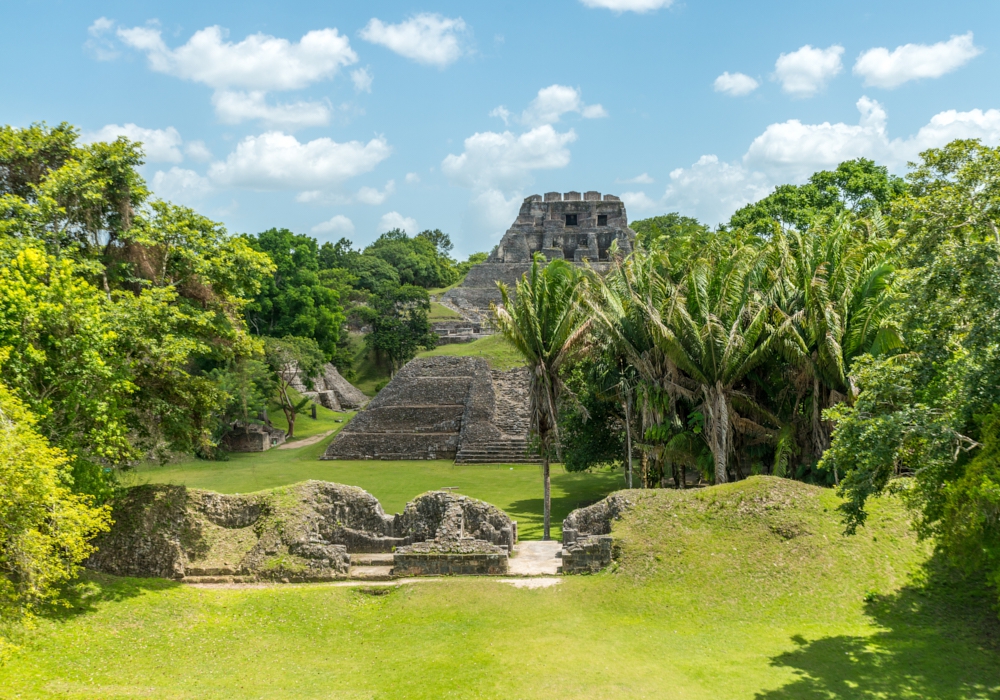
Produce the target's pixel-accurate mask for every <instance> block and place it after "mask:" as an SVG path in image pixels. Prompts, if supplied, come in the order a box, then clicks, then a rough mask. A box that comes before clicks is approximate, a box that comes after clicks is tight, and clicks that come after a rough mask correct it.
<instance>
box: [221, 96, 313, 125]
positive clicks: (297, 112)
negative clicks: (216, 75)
mask: <svg viewBox="0 0 1000 700" xmlns="http://www.w3.org/2000/svg"><path fill="white" fill-rule="evenodd" d="M212 104H213V105H214V106H215V113H216V114H217V115H218V117H219V120H220V121H221V122H222V123H223V124H239V123H240V122H243V121H247V120H249V119H257V120H260V121H262V122H264V123H265V124H267V125H268V126H275V127H284V128H286V129H297V128H303V127H309V126H325V125H326V124H328V123H329V122H330V108H329V107H328V106H327V105H325V104H323V103H322V102H311V101H299V102H293V103H289V104H276V105H269V104H267V95H266V93H264V92H263V91H262V90H252V91H250V92H237V91H231V90H217V91H216V92H215V94H214V95H212Z"/></svg>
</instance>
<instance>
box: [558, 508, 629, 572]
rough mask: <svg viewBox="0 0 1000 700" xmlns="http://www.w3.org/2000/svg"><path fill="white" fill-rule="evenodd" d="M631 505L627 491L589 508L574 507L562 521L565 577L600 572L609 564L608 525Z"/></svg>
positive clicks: (610, 551)
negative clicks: (566, 575)
mask: <svg viewBox="0 0 1000 700" xmlns="http://www.w3.org/2000/svg"><path fill="white" fill-rule="evenodd" d="M633 503H634V497H630V495H629V492H618V493H613V494H611V495H610V496H608V497H607V498H605V499H604V500H602V501H598V502H597V503H595V504H593V505H591V506H587V507H586V508H577V509H576V510H574V511H573V512H572V513H570V514H569V516H567V517H566V519H565V520H563V530H562V533H563V554H562V570H563V573H564V574H578V573H588V572H595V571H600V570H601V569H603V568H604V567H606V566H608V565H609V564H610V563H611V559H612V554H613V540H612V538H611V524H612V523H613V522H614V521H615V520H618V519H619V518H621V516H622V514H623V513H624V512H625V511H626V510H628V509H629V508H631V507H632V505H633Z"/></svg>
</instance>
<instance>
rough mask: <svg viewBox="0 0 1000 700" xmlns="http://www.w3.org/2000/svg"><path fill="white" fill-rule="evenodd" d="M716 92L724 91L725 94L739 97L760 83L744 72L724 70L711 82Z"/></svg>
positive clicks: (754, 88)
mask: <svg viewBox="0 0 1000 700" xmlns="http://www.w3.org/2000/svg"><path fill="white" fill-rule="evenodd" d="M712 85H713V87H714V88H715V91H716V92H724V93H726V94H727V95H732V96H734V97H739V96H741V95H749V94H750V93H751V92H753V91H754V90H756V89H757V88H758V87H760V83H758V82H757V81H756V80H754V79H753V78H751V77H750V76H749V75H746V74H745V73H730V72H729V71H726V72H725V73H723V74H722V75H720V76H719V77H718V78H716V79H715V82H714V83H713V84H712Z"/></svg>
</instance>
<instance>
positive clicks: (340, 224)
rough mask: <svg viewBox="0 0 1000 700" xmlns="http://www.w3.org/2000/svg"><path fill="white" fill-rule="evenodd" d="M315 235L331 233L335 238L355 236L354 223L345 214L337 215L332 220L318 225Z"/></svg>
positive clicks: (315, 228) (314, 231) (314, 228)
mask: <svg viewBox="0 0 1000 700" xmlns="http://www.w3.org/2000/svg"><path fill="white" fill-rule="evenodd" d="M312 232H313V233H330V234H333V235H334V236H351V235H353V234H354V222H353V221H351V220H350V219H348V218H347V217H346V216H344V215H343V214H337V215H336V216H334V217H333V218H332V219H327V220H326V221H324V222H322V223H319V224H316V225H315V226H313V227H312Z"/></svg>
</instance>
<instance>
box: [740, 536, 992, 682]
mask: <svg viewBox="0 0 1000 700" xmlns="http://www.w3.org/2000/svg"><path fill="white" fill-rule="evenodd" d="M922 578H923V580H922V581H920V582H918V583H915V584H913V585H910V586H907V587H905V588H903V589H901V590H900V591H899V592H898V593H896V594H893V595H877V594H869V596H868V598H867V602H866V612H867V613H868V615H870V616H871V618H872V619H873V621H874V622H875V623H876V624H878V625H880V626H881V627H882V628H883V629H882V630H881V631H879V632H877V633H876V634H874V635H872V636H870V637H852V636H840V637H827V638H825V639H817V640H814V641H811V642H810V641H807V640H805V639H803V638H802V637H793V641H794V642H795V643H796V644H798V645H799V647H798V649H795V650H794V651H790V652H786V653H784V654H781V655H780V656H777V657H775V658H774V659H772V662H771V663H772V665H774V666H781V667H786V668H789V669H792V670H793V671H794V673H795V674H796V675H797V676H798V678H797V680H795V681H792V682H791V683H789V684H788V685H786V686H784V687H782V688H778V689H776V690H772V691H770V692H766V693H759V694H758V695H756V698H758V700H790V699H792V698H796V699H802V700H813V699H814V698H815V699H816V700H818V699H819V698H823V699H824V700H829V699H830V698H937V699H940V700H951V699H952V698H955V699H958V698H1000V621H998V619H997V610H996V593H995V591H993V590H990V589H988V588H987V587H986V586H985V584H983V583H981V582H979V581H972V580H968V579H965V578H963V577H962V576H961V575H959V574H957V573H956V572H955V571H953V570H950V569H949V568H948V567H947V566H946V565H945V564H944V562H943V561H942V560H941V557H940V556H935V557H934V558H933V559H932V560H931V561H930V562H929V563H928V565H927V567H926V568H925V570H924V572H923V576H922Z"/></svg>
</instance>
